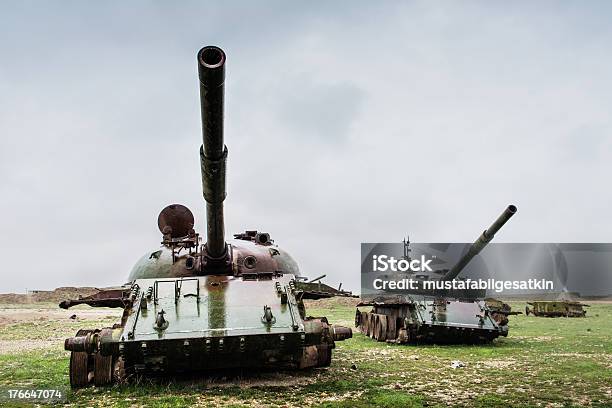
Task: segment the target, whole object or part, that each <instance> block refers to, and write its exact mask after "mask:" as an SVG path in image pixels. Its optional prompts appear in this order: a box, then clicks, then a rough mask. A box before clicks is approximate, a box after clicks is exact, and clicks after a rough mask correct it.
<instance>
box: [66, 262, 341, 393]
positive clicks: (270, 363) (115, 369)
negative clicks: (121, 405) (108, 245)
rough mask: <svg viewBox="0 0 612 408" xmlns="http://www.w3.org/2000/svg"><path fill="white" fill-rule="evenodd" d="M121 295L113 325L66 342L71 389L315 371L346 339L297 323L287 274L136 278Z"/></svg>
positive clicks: (308, 321)
mask: <svg viewBox="0 0 612 408" xmlns="http://www.w3.org/2000/svg"><path fill="white" fill-rule="evenodd" d="M125 293H129V295H127V297H126V298H125V306H124V312H123V316H122V319H121V322H120V323H118V324H116V325H115V326H113V327H109V328H104V329H98V330H86V331H80V332H79V333H77V336H76V337H73V338H69V339H67V340H66V342H65V348H66V349H67V350H69V351H71V352H72V360H74V362H75V363H74V364H71V367H70V369H71V384H72V385H73V386H74V387H83V386H86V385H90V384H92V383H93V384H96V385H106V384H110V383H113V382H121V381H124V380H127V379H129V378H131V377H132V376H134V375H137V374H148V373H160V374H177V373H186V372H199V371H211V370H219V369H234V368H261V369H264V368H293V369H305V368H311V367H323V366H328V365H329V364H330V362H331V354H332V350H333V348H334V347H335V341H338V340H344V339H345V338H348V337H350V336H351V331H350V329H348V328H343V327H340V326H331V325H329V324H328V322H327V319H325V318H316V317H306V316H305V311H304V306H303V303H302V302H301V300H300V299H299V291H298V290H297V289H296V281H295V277H294V276H293V275H286V274H285V275H284V274H275V273H269V274H260V275H259V276H254V275H251V276H249V277H248V278H247V277H244V276H240V277H234V276H206V277H195V278H172V279H138V280H136V281H134V282H133V283H132V284H131V286H130V288H129V290H126V291H125ZM83 353H85V354H83ZM84 360H87V361H86V362H85V363H83V361H84Z"/></svg>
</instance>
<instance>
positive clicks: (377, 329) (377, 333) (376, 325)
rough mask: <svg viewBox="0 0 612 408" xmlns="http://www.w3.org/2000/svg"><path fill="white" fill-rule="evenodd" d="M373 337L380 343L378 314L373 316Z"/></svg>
mask: <svg viewBox="0 0 612 408" xmlns="http://www.w3.org/2000/svg"><path fill="white" fill-rule="evenodd" d="M373 337H374V338H375V339H376V341H380V340H379V339H380V315H379V314H375V315H374V335H373Z"/></svg>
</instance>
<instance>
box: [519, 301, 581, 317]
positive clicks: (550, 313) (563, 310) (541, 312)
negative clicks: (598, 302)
mask: <svg viewBox="0 0 612 408" xmlns="http://www.w3.org/2000/svg"><path fill="white" fill-rule="evenodd" d="M529 306H531V307H529ZM584 307H589V305H585V304H584V303H580V302H577V301H572V300H537V301H536V300H534V301H532V302H527V306H525V314H526V315H527V316H529V315H530V314H531V315H534V316H541V317H586V310H584V309H583V308H584Z"/></svg>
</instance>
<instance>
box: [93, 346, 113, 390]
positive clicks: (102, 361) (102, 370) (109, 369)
mask: <svg viewBox="0 0 612 408" xmlns="http://www.w3.org/2000/svg"><path fill="white" fill-rule="evenodd" d="M112 382H113V356H103V355H102V354H100V353H99V352H98V353H96V354H95V355H94V384H95V385H108V384H110V383H112Z"/></svg>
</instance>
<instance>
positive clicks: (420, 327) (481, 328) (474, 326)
mask: <svg viewBox="0 0 612 408" xmlns="http://www.w3.org/2000/svg"><path fill="white" fill-rule="evenodd" d="M516 210H517V209H516V207H515V206H514V205H510V206H508V207H507V208H506V209H505V210H504V212H503V213H502V214H501V215H500V216H499V217H498V218H497V219H496V220H495V222H493V224H491V226H490V227H489V228H487V229H486V230H485V231H484V232H483V233H482V234H481V235H480V237H478V239H477V240H476V241H475V242H474V243H473V244H472V245H471V246H470V247H469V248H468V250H467V252H466V253H465V254H464V255H463V256H462V257H461V258H460V259H459V261H458V262H457V263H456V264H455V265H454V266H453V267H452V268H451V269H442V270H434V271H433V272H431V273H429V274H423V273H421V272H419V273H418V275H417V274H408V277H409V278H414V280H415V281H417V282H421V284H420V285H418V286H417V287H416V288H415V289H413V290H410V291H397V294H395V293H393V292H392V291H391V293H389V291H388V292H387V293H385V294H384V295H376V296H373V297H369V298H364V297H362V300H361V301H360V302H359V304H358V305H357V310H356V313H355V326H356V327H357V328H358V329H359V330H360V331H361V332H362V333H363V334H365V335H366V336H369V337H371V338H373V339H375V340H378V341H387V342H391V343H400V344H401V343H479V342H489V341H492V340H494V339H495V338H497V337H499V336H507V335H508V316H509V315H511V314H518V313H517V312H512V310H511V308H510V305H508V304H506V303H504V302H502V301H500V300H497V299H492V298H488V299H484V296H485V291H480V290H465V291H463V290H462V291H453V290H436V289H427V288H425V287H423V285H422V282H423V281H425V280H442V281H449V280H453V279H459V274H460V273H461V271H462V270H463V269H464V268H465V267H466V266H467V265H468V264H469V262H470V261H471V260H472V259H473V258H474V257H475V256H476V255H478V253H480V251H482V250H483V249H484V248H485V247H486V245H487V244H488V243H489V242H491V240H492V239H493V237H494V236H495V234H496V233H497V232H498V231H499V230H500V229H501V227H502V226H503V225H504V224H505V223H506V222H507V221H508V220H509V219H510V218H511V217H512V216H513V215H514V214H515V213H516ZM404 245H405V246H404V258H407V259H409V253H410V250H409V248H408V245H409V242H407V241H404ZM402 277H406V276H402ZM360 307H362V308H363V307H370V309H369V310H368V311H361V310H360V309H359V308H360Z"/></svg>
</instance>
